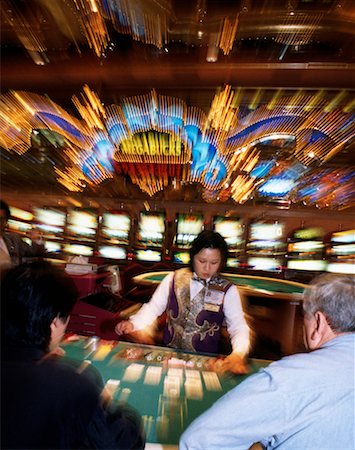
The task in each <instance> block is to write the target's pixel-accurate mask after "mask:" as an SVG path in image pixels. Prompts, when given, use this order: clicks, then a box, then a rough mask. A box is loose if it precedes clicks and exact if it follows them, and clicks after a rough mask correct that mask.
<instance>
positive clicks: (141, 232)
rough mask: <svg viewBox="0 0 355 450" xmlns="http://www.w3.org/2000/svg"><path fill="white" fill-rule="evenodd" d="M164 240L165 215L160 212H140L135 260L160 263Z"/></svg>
mask: <svg viewBox="0 0 355 450" xmlns="http://www.w3.org/2000/svg"><path fill="white" fill-rule="evenodd" d="M164 239H165V214H164V213H162V212H141V213H140V215H139V220H138V233H137V241H136V245H135V247H136V248H135V258H136V260H137V261H139V262H143V263H157V262H160V261H162V259H163V258H162V255H163V247H164Z"/></svg>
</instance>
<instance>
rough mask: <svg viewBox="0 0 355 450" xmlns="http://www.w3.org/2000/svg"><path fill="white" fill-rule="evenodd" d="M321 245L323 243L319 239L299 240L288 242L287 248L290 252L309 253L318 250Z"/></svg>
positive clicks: (322, 245) (320, 248)
mask: <svg viewBox="0 0 355 450" xmlns="http://www.w3.org/2000/svg"><path fill="white" fill-rule="evenodd" d="M323 247H324V244H323V242H321V241H300V242H292V243H290V244H288V246H287V249H288V251H289V252H292V253H293V252H295V253H309V252H319V251H321V250H322V248H323Z"/></svg>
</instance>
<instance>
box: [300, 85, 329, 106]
mask: <svg viewBox="0 0 355 450" xmlns="http://www.w3.org/2000/svg"><path fill="white" fill-rule="evenodd" d="M324 96H325V91H324V90H323V89H320V90H319V91H318V92H317V94H316V95H314V96H313V97H312V98H311V99H310V101H309V102H307V105H306V106H305V107H304V110H305V111H311V110H312V109H314V108H315V107H317V106H318V103H319V102H320V101H321V100H322V98H324Z"/></svg>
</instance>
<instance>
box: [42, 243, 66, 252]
mask: <svg viewBox="0 0 355 450" xmlns="http://www.w3.org/2000/svg"><path fill="white" fill-rule="evenodd" d="M44 246H45V249H46V251H47V252H48V253H60V252H61V250H62V246H61V244H60V243H59V242H52V241H45V242H44Z"/></svg>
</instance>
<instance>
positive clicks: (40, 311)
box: [1, 262, 144, 449]
mask: <svg viewBox="0 0 355 450" xmlns="http://www.w3.org/2000/svg"><path fill="white" fill-rule="evenodd" d="M76 297H77V292H76V289H75V287H74V285H73V282H72V281H71V280H70V278H69V277H68V276H67V275H66V274H65V273H64V272H63V271H61V270H60V269H57V268H54V267H53V266H51V265H50V264H49V263H46V262H33V263H28V264H24V265H19V266H17V267H15V268H13V269H11V270H10V271H8V272H7V274H6V275H5V276H4V279H3V280H2V283H1V350H2V354H1V448H4V449H5V448H6V449H10V448H17V449H79V448H80V449H84V448H87V449H89V448H90V449H92V448H96V449H142V448H144V438H143V435H142V432H141V418H140V417H139V416H138V414H137V413H136V412H135V411H134V410H132V409H130V408H128V407H117V405H114V404H113V402H108V401H107V400H108V399H107V397H106V402H103V396H102V387H103V383H102V378H101V375H100V374H99V373H98V371H97V370H96V369H95V368H94V367H93V366H91V365H90V364H86V365H85V367H84V365H83V364H82V362H79V361H71V360H69V359H67V358H65V357H63V356H60V355H59V354H58V353H55V352H54V350H55V349H56V348H57V346H58V345H59V342H60V340H61V338H62V337H63V334H64V332H65V328H66V325H67V323H68V320H69V315H70V312H71V310H72V307H73V306H74V303H75V301H76ZM104 405H105V406H104Z"/></svg>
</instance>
